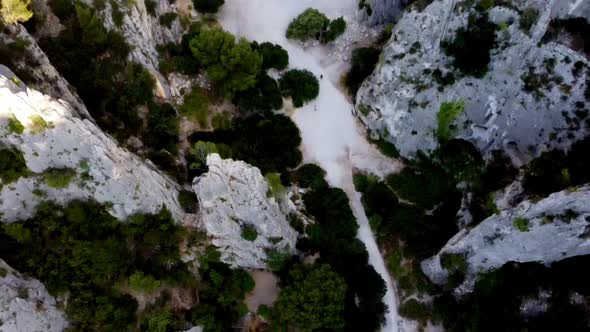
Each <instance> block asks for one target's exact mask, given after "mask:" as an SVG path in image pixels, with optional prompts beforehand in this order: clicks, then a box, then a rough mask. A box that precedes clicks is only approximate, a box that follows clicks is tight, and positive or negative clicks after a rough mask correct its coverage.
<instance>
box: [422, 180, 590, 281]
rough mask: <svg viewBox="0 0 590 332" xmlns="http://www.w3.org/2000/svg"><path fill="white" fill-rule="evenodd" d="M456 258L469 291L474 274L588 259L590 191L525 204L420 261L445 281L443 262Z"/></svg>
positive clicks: (431, 274) (464, 233) (566, 192)
mask: <svg viewBox="0 0 590 332" xmlns="http://www.w3.org/2000/svg"><path fill="white" fill-rule="evenodd" d="M448 254H458V255H461V256H463V257H464V259H465V262H466V263H467V270H466V273H467V275H468V278H467V282H466V283H465V284H464V285H463V288H464V289H463V290H469V289H470V287H471V286H472V284H471V283H472V282H473V281H474V279H475V276H476V274H477V273H481V272H486V271H490V270H493V269H496V268H499V267H501V266H502V265H504V264H505V263H507V262H510V261H514V262H541V263H545V264H550V263H552V262H555V261H559V260H562V259H564V258H568V257H572V256H578V255H588V254H590V187H588V186H584V187H580V188H572V189H569V190H564V191H561V192H558V193H554V194H552V195H550V196H549V197H547V198H544V199H542V200H540V201H537V202H535V201H532V200H526V201H523V202H521V203H520V204H518V205H517V206H516V207H514V208H509V209H505V210H502V211H501V212H500V213H498V214H495V215H492V216H490V217H488V218H487V219H485V220H484V221H482V222H481V223H480V224H479V225H477V226H475V227H474V228H473V229H464V230H462V231H461V232H459V233H458V234H457V235H455V236H454V237H453V238H452V239H450V240H449V241H448V242H447V244H446V245H445V246H444V247H443V248H442V249H441V250H440V252H439V254H438V255H436V256H434V257H432V258H430V259H428V260H426V261H424V262H422V268H423V270H424V272H425V273H426V274H427V275H428V277H429V278H430V279H431V280H432V281H433V282H435V283H437V284H442V283H444V282H446V279H447V275H448V271H446V270H445V269H444V268H443V267H442V266H441V257H443V256H444V255H448Z"/></svg>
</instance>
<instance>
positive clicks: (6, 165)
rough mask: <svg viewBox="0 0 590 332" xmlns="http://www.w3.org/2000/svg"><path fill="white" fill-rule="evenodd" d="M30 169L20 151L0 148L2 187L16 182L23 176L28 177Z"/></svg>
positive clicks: (0, 178)
mask: <svg viewBox="0 0 590 332" xmlns="http://www.w3.org/2000/svg"><path fill="white" fill-rule="evenodd" d="M28 173H29V169H28V168H27V164H26V163H25V158H24V157H23V154H22V153H21V152H20V151H19V150H14V149H6V148H2V146H0V180H2V185H5V184H8V183H12V182H15V181H16V180H18V179H19V178H20V177H22V176H27V175H28Z"/></svg>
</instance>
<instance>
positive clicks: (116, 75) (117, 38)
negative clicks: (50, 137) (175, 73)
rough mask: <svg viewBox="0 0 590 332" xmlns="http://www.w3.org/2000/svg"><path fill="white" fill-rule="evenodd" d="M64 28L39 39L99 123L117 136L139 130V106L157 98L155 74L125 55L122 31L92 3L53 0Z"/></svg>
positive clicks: (124, 136) (53, 62) (127, 50)
mask: <svg viewBox="0 0 590 332" xmlns="http://www.w3.org/2000/svg"><path fill="white" fill-rule="evenodd" d="M52 7H56V9H59V10H58V11H56V14H57V15H58V16H59V17H60V19H61V21H62V23H64V24H65V29H64V30H62V32H61V33H60V34H59V35H58V36H57V37H46V38H43V39H41V40H40V46H41V48H42V49H43V50H44V51H45V53H46V54H47V56H48V57H49V59H50V60H51V63H52V64H53V65H54V66H55V67H56V68H57V69H58V70H59V72H60V73H61V74H62V75H63V76H64V77H65V78H66V79H67V80H68V82H69V83H70V84H72V85H73V86H74V87H75V88H76V90H77V92H78V94H79V95H80V97H81V98H82V100H83V101H84V104H85V105H87V107H88V110H89V111H90V113H91V115H92V116H93V117H94V118H95V119H96V121H97V122H98V124H99V125H100V126H101V128H103V129H105V130H106V131H107V132H109V133H111V134H114V135H115V136H117V137H118V138H126V137H128V136H130V135H134V134H137V133H138V131H139V129H140V128H141V119H140V118H139V117H138V115H137V112H136V107H137V106H138V105H143V104H146V103H147V102H149V101H151V100H152V98H153V92H152V90H153V86H154V83H153V78H152V76H151V74H150V73H148V72H147V71H146V70H145V69H144V68H143V67H142V66H141V65H138V64H133V63H131V62H128V61H127V55H128V53H129V50H130V49H129V46H128V45H127V44H126V43H125V39H124V38H123V36H121V35H120V34H118V33H117V32H115V31H113V30H110V31H108V30H106V29H105V28H104V27H103V26H102V24H101V23H100V20H99V19H98V18H97V17H96V16H95V13H94V12H93V10H92V9H91V8H88V7H86V6H85V5H83V4H81V3H76V5H75V7H74V6H72V5H71V3H69V4H68V2H67V1H59V0H55V1H53V2H52Z"/></svg>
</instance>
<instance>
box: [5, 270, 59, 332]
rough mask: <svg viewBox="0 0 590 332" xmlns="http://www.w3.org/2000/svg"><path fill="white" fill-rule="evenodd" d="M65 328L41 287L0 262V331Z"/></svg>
mask: <svg viewBox="0 0 590 332" xmlns="http://www.w3.org/2000/svg"><path fill="white" fill-rule="evenodd" d="M67 325H68V322H67V321H66V318H65V315H64V313H63V311H62V310H60V309H58V308H57V303H56V301H55V299H54V298H53V297H52V296H51V295H49V293H47V290H46V289H45V286H43V284H41V283H40V282H39V281H38V280H35V279H31V278H28V277H25V276H23V275H21V274H20V273H19V272H17V271H15V270H13V269H12V268H11V267H10V266H8V264H6V262H4V261H3V260H2V259H0V331H2V332H23V331H30V332H41V331H47V332H54V331H55V332H61V331H64V330H65V328H66V327H67Z"/></svg>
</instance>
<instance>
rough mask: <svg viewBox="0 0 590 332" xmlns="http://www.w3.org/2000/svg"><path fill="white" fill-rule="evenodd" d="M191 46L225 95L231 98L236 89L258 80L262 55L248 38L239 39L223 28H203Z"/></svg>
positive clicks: (221, 92)
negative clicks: (251, 44) (255, 49)
mask: <svg viewBox="0 0 590 332" xmlns="http://www.w3.org/2000/svg"><path fill="white" fill-rule="evenodd" d="M189 47H190V49H191V51H192V53H193V55H194V56H195V58H196V59H197V61H198V62H199V63H200V64H201V65H202V66H203V67H204V68H205V70H206V71H207V76H208V77H209V79H211V81H213V82H214V83H215V84H216V87H217V89H218V91H219V93H220V95H222V96H224V97H225V98H227V99H230V100H231V99H232V98H233V96H234V94H235V93H236V92H240V91H244V90H247V89H248V88H250V87H252V86H254V84H256V78H257V76H258V74H259V73H260V68H261V67H262V56H261V55H260V54H258V52H256V51H254V50H252V47H251V46H250V43H249V42H248V41H247V40H246V39H244V38H241V39H240V40H238V41H237V42H236V39H235V37H234V36H233V35H232V34H230V33H229V32H226V31H223V30H221V29H201V30H200V31H199V34H198V35H197V36H196V37H195V38H193V39H192V40H191V41H190V42H189Z"/></svg>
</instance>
